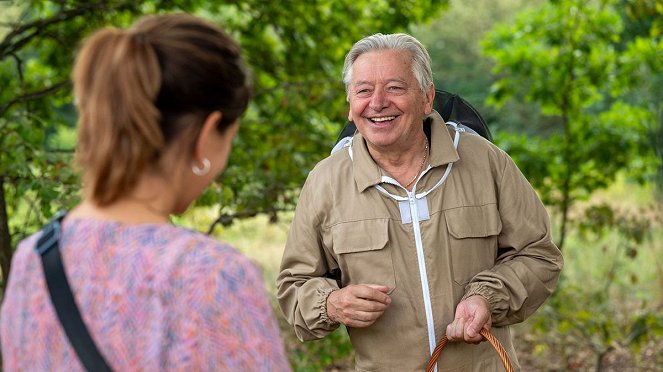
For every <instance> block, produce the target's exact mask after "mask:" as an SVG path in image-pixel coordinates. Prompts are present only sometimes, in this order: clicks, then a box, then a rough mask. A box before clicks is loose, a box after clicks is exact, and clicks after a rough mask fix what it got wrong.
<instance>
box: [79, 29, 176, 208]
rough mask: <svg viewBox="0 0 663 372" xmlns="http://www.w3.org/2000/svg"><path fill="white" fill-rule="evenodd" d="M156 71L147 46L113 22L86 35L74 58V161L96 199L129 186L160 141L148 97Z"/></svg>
mask: <svg viewBox="0 0 663 372" xmlns="http://www.w3.org/2000/svg"><path fill="white" fill-rule="evenodd" d="M160 75H161V72H160V68H159V61H158V59H157V56H156V53H155V52H154V50H153V49H152V48H151V46H150V45H149V44H148V43H146V42H145V41H144V40H141V37H140V35H133V34H131V33H128V32H125V31H120V30H117V29H113V28H108V29H103V30H101V31H99V32H97V33H95V34H94V35H93V36H92V37H90V38H89V39H88V40H87V41H86V42H85V44H84V46H83V49H82V50H81V52H80V53H79V55H78V57H77V59H76V64H75V67H74V71H73V80H74V94H75V97H76V100H77V106H78V111H79V123H78V128H79V129H78V147H77V161H78V163H79V165H80V166H81V167H82V168H83V169H84V180H85V182H86V183H87V185H86V188H87V190H88V193H89V196H90V197H91V198H92V199H93V200H95V202H97V203H98V204H99V205H107V204H110V203H112V202H113V201H115V200H116V199H117V198H118V197H119V196H121V195H122V193H124V192H125V191H128V190H131V189H132V188H133V187H134V186H135V185H136V183H137V181H138V178H139V176H140V175H141V174H142V173H143V171H144V170H145V169H146V167H147V166H148V165H149V164H150V163H151V162H152V161H153V160H154V158H155V157H158V155H159V151H160V149H161V148H162V147H163V145H164V138H163V134H162V131H161V129H160V127H159V122H160V120H161V119H160V113H159V110H158V109H157V108H156V106H155V103H154V102H155V100H156V97H157V95H158V94H159V90H160V84H161V83H160V82H161V76H160Z"/></svg>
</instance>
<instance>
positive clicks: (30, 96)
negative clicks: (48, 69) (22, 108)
mask: <svg viewBox="0 0 663 372" xmlns="http://www.w3.org/2000/svg"><path fill="white" fill-rule="evenodd" d="M67 85H69V81H68V80H66V81H61V82H59V83H55V84H53V85H51V86H50V87H47V88H44V89H42V90H37V91H34V92H30V93H27V94H24V95H22V96H18V97H15V98H14V99H12V100H11V101H9V102H7V103H5V104H3V105H0V117H3V116H4V115H5V113H6V112H7V110H9V108H10V107H11V106H13V105H15V104H17V103H21V102H27V101H31V100H34V99H38V98H41V97H44V96H47V95H49V94H52V93H55V92H57V91H58V90H60V89H62V88H64V87H65V86H67Z"/></svg>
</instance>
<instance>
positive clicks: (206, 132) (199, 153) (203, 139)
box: [193, 111, 223, 161]
mask: <svg viewBox="0 0 663 372" xmlns="http://www.w3.org/2000/svg"><path fill="white" fill-rule="evenodd" d="M222 117H223V115H222V114H221V112H220V111H214V112H212V113H211V114H209V115H208V116H207V118H205V122H204V123H203V127H202V128H201V129H200V134H198V138H197V139H196V144H195V146H194V148H193V159H194V160H195V161H202V160H203V158H205V151H204V149H205V146H206V144H207V143H208V140H209V139H210V136H211V135H213V134H214V131H216V130H217V129H216V127H217V126H218V125H219V123H220V122H221V118H222Z"/></svg>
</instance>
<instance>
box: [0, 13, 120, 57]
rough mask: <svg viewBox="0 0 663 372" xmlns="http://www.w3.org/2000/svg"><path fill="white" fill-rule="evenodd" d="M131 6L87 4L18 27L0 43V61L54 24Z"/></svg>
mask: <svg viewBox="0 0 663 372" xmlns="http://www.w3.org/2000/svg"><path fill="white" fill-rule="evenodd" d="M131 6H132V3H131V2H129V1H122V2H119V3H117V4H113V5H111V4H108V2H107V1H99V2H94V3H87V4H84V5H80V6H78V7H76V8H73V9H65V10H62V11H60V12H59V13H56V14H55V15H53V16H51V17H48V18H43V19H38V20H35V21H32V22H29V23H26V24H22V25H18V26H16V28H14V29H12V30H11V31H10V32H9V33H7V35H5V38H4V39H3V40H2V42H1V43H0V60H2V59H4V58H5V57H6V56H7V55H9V54H12V53H14V52H16V51H17V50H19V49H21V48H22V47H23V46H24V45H25V44H27V43H28V42H30V41H31V40H32V39H33V38H35V37H36V36H39V35H40V34H41V33H42V32H43V31H44V30H45V29H46V28H48V27H50V26H52V25H54V24H58V23H63V22H67V21H69V20H71V19H73V18H76V17H79V16H82V15H85V14H87V13H91V12H95V11H108V10H113V9H116V10H117V9H122V8H125V7H127V8H130V7H131Z"/></svg>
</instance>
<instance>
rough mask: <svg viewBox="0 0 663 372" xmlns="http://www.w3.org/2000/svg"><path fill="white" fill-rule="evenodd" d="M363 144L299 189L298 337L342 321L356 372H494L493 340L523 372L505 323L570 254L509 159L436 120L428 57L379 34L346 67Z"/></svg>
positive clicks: (290, 274) (291, 260)
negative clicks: (434, 371)
mask: <svg viewBox="0 0 663 372" xmlns="http://www.w3.org/2000/svg"><path fill="white" fill-rule="evenodd" d="M343 80H344V83H345V86H346V93H347V99H348V102H349V104H350V109H349V114H348V118H349V120H351V121H354V123H355V125H356V127H357V131H358V133H357V134H355V136H354V137H353V139H352V141H351V142H350V143H349V144H348V146H346V147H344V148H342V149H341V150H339V151H336V152H335V153H333V154H332V155H331V156H329V157H328V158H326V159H324V160H323V161H321V162H320V163H319V164H318V165H317V166H316V167H315V168H314V169H313V170H312V171H311V173H310V174H309V176H308V179H307V180H306V183H305V185H304V187H303V189H302V191H301V194H300V199H299V202H298V205H297V209H296V212H295V218H294V220H293V223H292V226H291V229H290V233H289V236H288V241H287V243H286V248H285V252H284V255H283V260H282V263H281V273H280V275H279V277H278V279H277V286H278V299H279V304H280V306H281V309H282V311H283V313H284V315H285V316H286V318H287V320H288V322H289V323H290V324H292V325H293V327H294V330H295V333H296V335H297V337H299V339H300V340H312V339H319V338H322V337H325V336H326V335H328V334H329V333H331V332H332V331H333V330H335V329H336V328H338V327H339V325H340V324H345V325H346V326H347V330H348V332H349V335H350V340H351V342H352V344H353V346H354V348H355V368H356V369H357V370H358V371H416V370H423V369H425V367H426V364H427V362H428V359H429V357H430V355H431V353H432V351H433V349H434V347H435V344H436V342H437V340H439V339H440V338H441V337H442V336H444V335H445V334H446V335H447V337H448V338H449V339H450V340H451V341H457V342H458V343H455V344H452V345H450V346H448V347H447V348H445V352H444V353H442V357H441V358H440V359H439V363H438V370H463V371H492V370H500V369H501V368H502V366H501V361H500V359H499V357H498V355H497V354H496V353H495V352H494V351H493V350H492V349H491V346H490V345H488V343H482V342H481V341H483V336H481V335H480V334H479V332H480V330H481V329H482V328H486V329H489V330H491V332H492V333H493V335H495V337H496V338H498V339H499V340H500V341H501V342H502V344H503V345H504V346H505V348H506V350H507V352H508V353H509V356H510V358H511V361H512V362H513V363H514V365H515V366H516V368H518V362H517V358H516V355H515V350H514V347H513V344H512V341H511V335H510V332H509V325H511V324H514V323H517V322H521V321H523V320H524V319H526V318H527V317H528V316H529V315H531V314H532V313H533V312H534V311H535V310H536V309H537V308H538V307H539V306H540V305H541V304H542V303H543V302H544V301H545V300H546V299H547V298H548V296H549V295H550V294H551V293H552V291H553V289H554V287H555V285H556V282H557V278H558V276H559V273H560V270H561V269H562V266H563V260H562V256H561V254H560V251H559V250H558V249H557V247H556V246H555V244H554V243H553V242H552V240H551V234H550V222H549V218H548V214H547V213H546V210H545V209H544V207H543V205H542V203H541V201H540V200H539V198H538V197H537V195H536V193H535V191H534V190H533V189H532V187H531V186H530V184H529V183H528V182H527V180H526V179H525V178H524V177H523V175H522V173H521V172H520V171H519V170H518V168H517V167H516V165H515V164H514V163H513V161H512V160H511V158H510V157H509V156H508V155H507V154H506V153H504V152H503V151H501V150H500V149H498V148H497V147H495V146H494V145H493V144H491V143H490V142H489V141H487V140H485V139H483V138H481V137H479V136H476V135H473V134H469V133H467V132H464V131H463V130H462V129H461V128H459V127H458V126H457V125H455V124H454V123H445V122H444V120H443V119H442V117H441V116H440V115H439V114H438V113H437V112H435V111H434V110H433V108H432V107H433V99H434V95H435V89H434V85H433V78H432V73H431V69H430V57H429V56H428V53H427V52H426V50H425V49H424V47H423V46H422V45H421V43H419V41H418V40H416V39H415V38H413V37H412V36H410V35H406V34H391V35H383V34H375V35H372V36H369V37H366V38H364V39H362V40H360V41H359V42H357V43H356V44H355V45H354V46H353V47H352V49H351V50H350V52H349V53H348V55H347V56H346V59H345V65H344V70H343Z"/></svg>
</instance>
